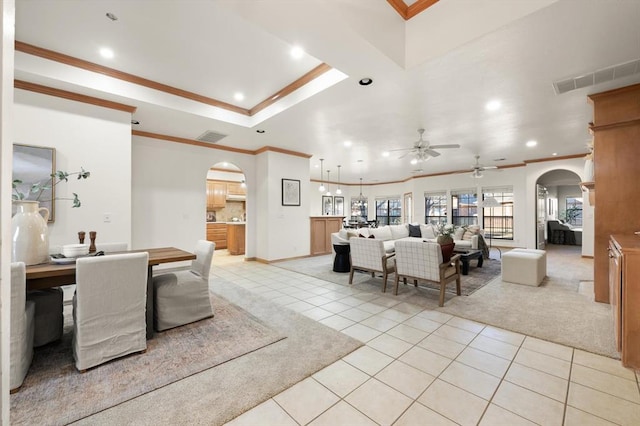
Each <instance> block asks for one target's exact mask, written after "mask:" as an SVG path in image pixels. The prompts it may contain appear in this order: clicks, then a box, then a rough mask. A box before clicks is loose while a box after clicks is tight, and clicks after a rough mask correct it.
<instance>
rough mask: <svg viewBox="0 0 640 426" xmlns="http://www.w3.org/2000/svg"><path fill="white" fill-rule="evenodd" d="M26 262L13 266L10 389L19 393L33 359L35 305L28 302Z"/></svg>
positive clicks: (15, 263)
mask: <svg viewBox="0 0 640 426" xmlns="http://www.w3.org/2000/svg"><path fill="white" fill-rule="evenodd" d="M26 288H27V284H26V272H25V264H24V262H14V263H12V264H11V332H10V334H11V345H10V346H11V347H10V354H9V363H10V374H9V388H10V389H11V392H12V393H13V392H15V391H17V390H18V389H19V388H20V386H22V382H23V381H24V378H25V377H26V376H27V372H28V371H29V366H30V365H31V361H32V359H33V331H34V328H33V324H34V321H33V318H34V314H35V304H34V303H33V302H31V301H27V300H26Z"/></svg>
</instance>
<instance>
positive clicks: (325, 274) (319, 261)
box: [273, 255, 502, 296]
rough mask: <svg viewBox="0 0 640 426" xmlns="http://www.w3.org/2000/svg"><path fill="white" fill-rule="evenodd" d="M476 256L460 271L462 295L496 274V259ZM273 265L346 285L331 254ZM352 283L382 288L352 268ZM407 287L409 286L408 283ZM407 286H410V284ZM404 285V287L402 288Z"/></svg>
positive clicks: (346, 279)
mask: <svg viewBox="0 0 640 426" xmlns="http://www.w3.org/2000/svg"><path fill="white" fill-rule="evenodd" d="M476 262H477V261H476V260H472V261H471V262H470V267H469V275H462V279H461V282H460V287H461V293H462V295H463V296H469V295H470V294H473V293H474V292H475V291H477V290H478V289H480V288H482V287H483V286H485V285H487V284H488V283H489V282H491V281H492V280H493V279H495V278H496V277H497V276H499V275H500V272H501V265H502V264H501V262H500V261H499V260H496V259H484V262H483V264H482V267H481V268H478V267H476ZM273 266H277V267H279V268H284V269H288V270H291V271H295V272H299V273H301V274H305V275H311V276H313V277H316V278H321V279H323V280H326V281H330V282H333V283H336V284H343V285H347V286H348V285H349V273H348V272H345V273H343V272H333V256H332V255H326V256H317V257H310V258H304V259H296V260H288V261H285V262H276V263H274V264H273ZM394 280H395V274H390V276H389V278H388V279H387V291H393V286H394ZM353 285H355V286H357V287H358V288H365V287H366V288H367V289H369V290H375V289H377V290H380V289H382V278H381V274H380V276H376V277H374V278H371V274H370V273H364V272H356V273H355V274H354V275H353ZM408 287H409V286H408ZM410 287H413V285H411V286H410ZM420 287H424V288H431V289H434V290H438V291H440V286H439V285H435V284H433V285H432V284H428V283H421V284H420ZM398 288H399V290H398V295H400V294H401V293H402V292H406V291H407V290H406V288H407V287H405V286H403V285H402V283H400V285H399V287H398ZM403 288H404V289H403ZM446 292H447V293H450V294H455V293H456V289H455V284H449V285H447V287H446Z"/></svg>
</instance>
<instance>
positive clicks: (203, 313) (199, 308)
mask: <svg viewBox="0 0 640 426" xmlns="http://www.w3.org/2000/svg"><path fill="white" fill-rule="evenodd" d="M215 248H216V245H215V243H213V242H211V241H206V240H199V241H198V242H197V244H196V250H195V251H196V259H195V260H193V261H192V262H191V269H190V270H188V271H178V272H174V273H166V274H160V275H157V276H155V277H154V278H153V289H154V291H153V294H154V301H153V303H154V310H153V316H154V324H155V328H156V330H157V331H163V330H167V329H169V328H174V327H178V326H181V325H185V324H189V323H192V322H195V321H199V320H201V319H205V318H210V317H212V316H213V308H212V307H211V298H210V296H209V272H210V271H211V260H212V258H213V252H214V250H215Z"/></svg>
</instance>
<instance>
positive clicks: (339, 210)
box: [333, 197, 344, 216]
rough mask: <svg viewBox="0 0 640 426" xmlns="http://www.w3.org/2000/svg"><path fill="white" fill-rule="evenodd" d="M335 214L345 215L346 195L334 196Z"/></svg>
mask: <svg viewBox="0 0 640 426" xmlns="http://www.w3.org/2000/svg"><path fill="white" fill-rule="evenodd" d="M333 214H335V215H336V216H344V197H333Z"/></svg>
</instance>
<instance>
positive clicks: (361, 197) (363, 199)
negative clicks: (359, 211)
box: [354, 178, 367, 207]
mask: <svg viewBox="0 0 640 426" xmlns="http://www.w3.org/2000/svg"><path fill="white" fill-rule="evenodd" d="M354 200H355V202H356V205H357V206H358V207H362V206H364V203H365V202H366V201H367V197H365V196H364V195H362V178H360V195H358V196H357V197H355V198H354Z"/></svg>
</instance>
